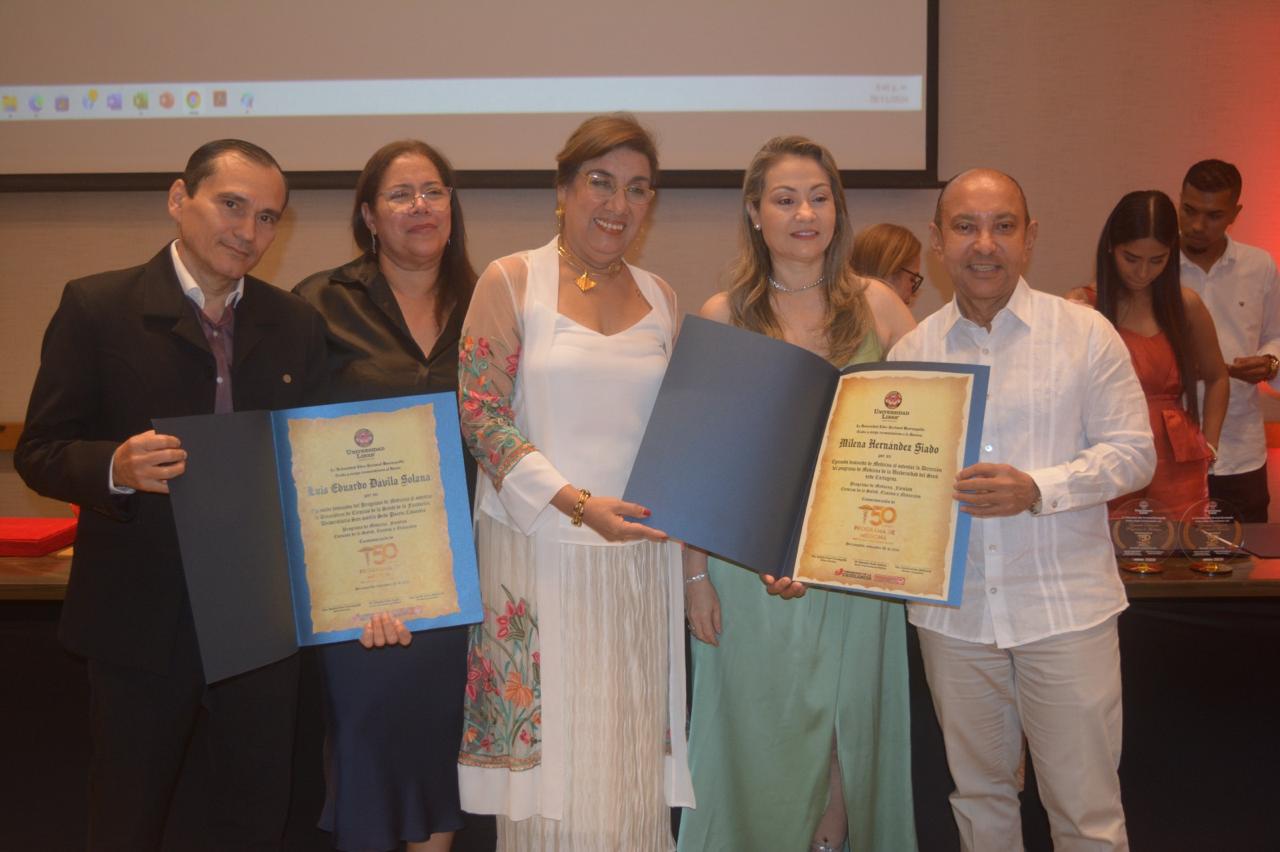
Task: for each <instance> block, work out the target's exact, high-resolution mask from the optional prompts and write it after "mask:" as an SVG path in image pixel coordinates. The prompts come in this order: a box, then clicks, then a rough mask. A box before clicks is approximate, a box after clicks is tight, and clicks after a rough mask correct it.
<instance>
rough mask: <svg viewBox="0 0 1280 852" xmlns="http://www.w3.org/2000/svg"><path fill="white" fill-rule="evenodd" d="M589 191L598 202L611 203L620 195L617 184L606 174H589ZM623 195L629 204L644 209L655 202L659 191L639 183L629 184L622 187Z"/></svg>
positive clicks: (587, 177)
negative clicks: (654, 197) (654, 198)
mask: <svg viewBox="0 0 1280 852" xmlns="http://www.w3.org/2000/svg"><path fill="white" fill-rule="evenodd" d="M585 177H586V179H587V191H588V192H590V193H591V197H592V198H594V199H595V200H596V201H609V200H611V199H612V198H613V196H615V195H616V194H617V193H618V189H619V187H618V184H617V182H616V181H615V180H614V179H613V178H612V177H610V176H609V175H607V174H605V173H604V172H587V173H586V175H585ZM621 189H622V195H623V197H624V198H626V199H627V203H628V204H633V205H635V206H636V207H642V206H644V205H645V204H648V203H649V202H650V201H652V200H653V196H655V195H657V190H655V189H653V188H652V187H648V186H644V185H642V184H638V183H629V184H627V185H626V186H624V187H621Z"/></svg>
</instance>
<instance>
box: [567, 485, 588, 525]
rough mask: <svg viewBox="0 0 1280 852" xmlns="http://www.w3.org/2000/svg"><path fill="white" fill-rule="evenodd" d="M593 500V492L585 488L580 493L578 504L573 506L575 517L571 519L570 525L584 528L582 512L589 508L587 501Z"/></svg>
mask: <svg viewBox="0 0 1280 852" xmlns="http://www.w3.org/2000/svg"><path fill="white" fill-rule="evenodd" d="M590 498H591V492H590V491H588V490H587V489H585V488H582V489H579V491H578V502H577V503H574V504H573V517H571V518H569V523H571V524H573V525H574V526H575V527H580V526H582V512H583V510H584V509H586V508H587V500H589V499H590Z"/></svg>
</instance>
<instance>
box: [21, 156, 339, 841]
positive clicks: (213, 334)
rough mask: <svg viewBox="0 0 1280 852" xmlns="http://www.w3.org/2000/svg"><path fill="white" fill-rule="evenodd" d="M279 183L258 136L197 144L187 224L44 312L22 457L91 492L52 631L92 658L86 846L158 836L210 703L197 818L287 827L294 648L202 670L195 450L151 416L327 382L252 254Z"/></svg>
mask: <svg viewBox="0 0 1280 852" xmlns="http://www.w3.org/2000/svg"><path fill="white" fill-rule="evenodd" d="M287 203H288V188H287V186H286V184H285V179H284V175H283V174H282V173H281V171H280V167H279V165H278V164H277V163H276V161H275V160H274V159H273V158H272V157H271V155H270V154H268V153H267V152H266V151H264V150H262V149H261V148H259V147H258V146H256V145H252V144H250V143H248V142H242V141H239V140H220V141H217V142H210V143H208V144H206V145H204V146H202V147H201V148H200V149H198V150H197V151H196V152H195V153H194V154H192V155H191V159H190V160H189V161H188V163H187V168H186V171H185V172H184V173H183V175H182V177H181V178H179V179H178V180H176V181H174V183H173V186H172V187H171V188H170V189H169V196H168V206H169V215H170V216H171V217H172V218H173V219H174V221H175V222H177V225H178V239H177V240H175V241H174V242H173V243H171V244H170V245H168V246H166V247H165V248H163V249H162V250H161V251H160V253H159V254H157V255H156V256H155V257H153V258H152V259H151V260H150V261H148V262H147V263H146V264H144V265H142V266H137V267H134V268H132V269H124V270H118V271H114V272H104V273H102V274H99V275H93V276H90V277H88V278H82V279H79V280H77V281H72V282H71V283H69V284H68V285H67V287H66V289H65V290H64V292H63V295H62V301H61V303H60V304H59V306H58V309H57V312H56V313H55V314H54V316H53V319H52V320H51V321H50V323H49V328H48V330H47V331H46V332H45V337H44V343H43V346H42V349H41V356H40V369H39V372H38V374H37V376H36V382H35V387H34V388H33V390H32V392H31V402H30V405H29V407H28V409H27V420H26V426H25V428H24V430H23V433H22V437H21V439H20V441H19V443H18V447H17V449H16V451H15V454H14V464H15V467H16V468H17V469H18V472H19V473H20V474H21V475H22V478H23V479H24V480H25V481H26V483H27V484H28V485H29V486H30V487H31V488H33V489H34V490H35V491H38V492H39V493H41V494H44V495H47V496H49V497H53V498H56V499H60V500H66V501H68V502H72V503H76V504H79V505H80V506H81V507H82V508H83V511H82V512H81V515H80V526H79V531H78V533H77V539H76V547H75V556H74V558H73V561H72V568H71V579H70V583H69V585H68V588H67V596H66V602H65V604H64V605H63V611H62V622H61V625H60V629H59V635H60V637H61V639H62V642H63V644H64V645H66V647H67V648H68V649H70V650H71V651H73V652H74V653H76V654H80V655H82V656H84V657H86V658H88V672H89V686H90V695H91V708H90V720H91V726H92V739H93V757H92V763H91V766H90V773H89V848H91V849H121V850H124V849H127V850H131V852H136V850H145V849H154V848H157V847H158V846H159V844H160V839H161V836H162V833H163V830H164V824H165V819H166V817H167V814H168V810H169V803H170V800H171V798H172V794H173V790H174V787H175V785H176V782H177V779H178V777H179V774H180V771H181V768H182V762H183V755H184V752H185V749H186V746H187V743H188V741H189V739H190V737H191V732H192V730H193V726H194V724H195V722H196V719H197V716H198V715H199V714H200V712H202V708H203V712H206V713H207V714H208V734H209V761H210V766H211V777H210V787H209V798H210V800H209V811H208V815H209V825H208V827H207V829H206V830H205V831H204V832H203V833H204V834H205V836H207V837H209V838H210V839H211V840H213V841H214V843H215V845H217V847H218V848H228V849H231V848H234V849H267V848H278V847H279V845H280V842H281V836H282V834H283V829H284V822H285V816H286V813H287V809H288V801H289V768H290V756H291V753H292V740H293V724H294V711H295V706H296V694H297V681H298V662H297V658H296V657H294V658H290V659H287V660H284V661H282V662H280V663H276V664H273V665H269V666H264V667H263V668H261V669H257V670H255V671H252V672H249V673H247V674H244V675H240V676H238V677H234V678H230V679H228V680H225V681H220V682H218V683H216V684H212V685H207V684H206V683H205V680H204V673H203V671H202V668H201V664H200V654H199V646H198V644H197V641H196V636H195V630H194V627H193V622H192V615H191V604H190V601H189V600H188V597H187V590H186V583H185V580H184V578H183V573H182V563H181V557H180V555H179V549H178V538H177V532H176V530H175V527H174V520H173V513H172V510H171V508H170V504H169V497H168V491H169V486H168V481H169V480H170V479H172V478H174V477H176V476H180V475H181V474H182V472H183V470H184V469H185V464H186V452H185V451H184V450H183V448H182V447H181V446H180V445H179V442H178V439H177V438H175V437H173V436H170V435H162V434H157V433H156V432H155V431H154V430H152V428H151V419H152V418H154V417H174V416H181V415H190V414H210V413H224V412H229V411H232V410H251V409H267V408H285V407H290V406H296V405H303V404H308V403H312V402H317V401H322V400H321V396H322V395H323V385H324V382H325V342H324V332H323V322H322V320H321V319H320V317H319V315H318V314H317V313H316V312H315V311H314V310H312V309H311V308H310V307H309V306H308V305H306V304H305V303H304V302H303V301H302V300H300V299H297V298H295V297H293V296H292V295H290V294H288V293H285V292H283V291H281V290H277V289H276V288H274V287H272V286H270V285H269V284H266V283H264V282H262V281H259V280H257V279H255V278H251V277H249V276H248V274H247V273H248V272H249V270H251V269H252V268H253V267H254V266H255V265H256V264H257V262H258V260H259V259H260V258H261V257H262V254H263V253H264V252H265V251H266V250H267V248H268V247H269V246H270V245H271V241H272V240H273V239H274V237H275V233H276V226H277V224H278V223H279V220H280V217H281V215H282V214H283V212H284V209H285V205H286V204H287ZM216 463H218V464H229V463H234V460H231V459H225V460H223V459H219V460H216ZM229 532H230V531H229Z"/></svg>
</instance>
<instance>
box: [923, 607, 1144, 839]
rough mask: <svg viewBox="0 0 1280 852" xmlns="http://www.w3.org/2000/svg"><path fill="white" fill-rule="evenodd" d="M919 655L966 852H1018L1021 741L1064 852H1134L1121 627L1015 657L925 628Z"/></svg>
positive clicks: (1039, 645)
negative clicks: (1125, 783)
mask: <svg viewBox="0 0 1280 852" xmlns="http://www.w3.org/2000/svg"><path fill="white" fill-rule="evenodd" d="M920 648H921V651H922V653H923V656H924V667H925V674H926V675H927V677H928V679H929V690H930V692H932V694H933V706H934V708H935V709H936V710H937V713H938V721H939V722H940V723H941V725H942V736H943V739H944V741H945V742H946V746H947V765H948V766H949V767H950V768H951V775H952V778H954V780H955V783H956V790H955V792H954V793H952V794H951V808H952V811H953V812H954V813H955V818H956V825H957V826H958V827H959V829H960V843H961V845H962V846H963V848H964V849H965V850H971V851H972V852H994V850H1000V852H1003V850H1017V851H1018V852H1020V850H1021V849H1022V821H1021V816H1020V813H1019V808H1018V788H1019V786H1020V785H1019V783H1018V777H1017V776H1018V767H1019V762H1020V759H1021V754H1022V736H1023V733H1024V732H1025V733H1026V738H1027V743H1028V744H1029V746H1030V748H1031V756H1032V758H1033V759H1034V760H1035V768H1036V779H1037V781H1038V783H1039V788H1040V798H1041V800H1042V801H1043V802H1044V806H1045V809H1046V810H1047V811H1048V813H1049V826H1050V830H1051V832H1052V834H1053V845H1054V849H1055V850H1056V852H1068V850H1104V849H1105V850H1124V849H1128V848H1129V841H1128V837H1127V835H1126V833H1125V824H1124V809H1123V807H1122V805H1121V803H1120V778H1119V776H1118V775H1117V772H1116V770H1117V768H1118V767H1119V765H1120V731H1121V722H1122V719H1121V708H1120V646H1119V640H1118V637H1117V634H1116V619H1115V617H1114V616H1113V617H1111V618H1109V619H1107V620H1106V621H1104V622H1103V623H1102V624H1099V625H1097V626H1096V627H1091V628H1089V629H1087V630H1079V631H1075V632H1073V633H1064V634H1061V635H1058V636H1050V637H1048V638H1046V639H1041V640H1039V641H1036V642H1029V643H1027V644H1025V645H1018V646H1016V647H1013V648H997V647H996V646H995V645H981V644H977V643H974V642H965V641H961V640H959V639H952V638H950V637H947V636H943V635H942V634H940V633H936V632H934V631H931V630H925V629H924V628H921V629H920Z"/></svg>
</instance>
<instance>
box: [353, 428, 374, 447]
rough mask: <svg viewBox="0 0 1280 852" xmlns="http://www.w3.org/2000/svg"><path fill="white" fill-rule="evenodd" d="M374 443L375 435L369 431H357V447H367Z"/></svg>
mask: <svg viewBox="0 0 1280 852" xmlns="http://www.w3.org/2000/svg"><path fill="white" fill-rule="evenodd" d="M372 443H373V433H372V432H370V431H369V430H368V429H357V430H356V446H357V447H367V446H369V445H370V444H372Z"/></svg>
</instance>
